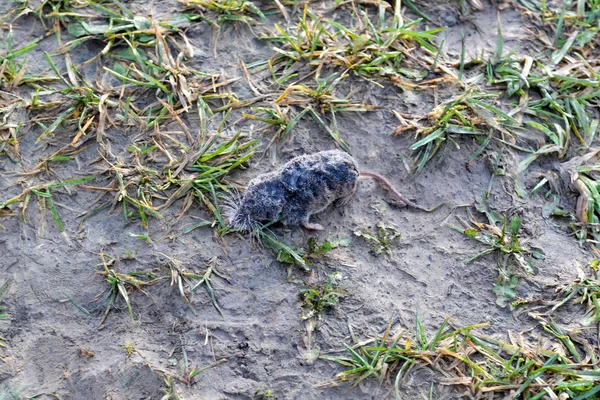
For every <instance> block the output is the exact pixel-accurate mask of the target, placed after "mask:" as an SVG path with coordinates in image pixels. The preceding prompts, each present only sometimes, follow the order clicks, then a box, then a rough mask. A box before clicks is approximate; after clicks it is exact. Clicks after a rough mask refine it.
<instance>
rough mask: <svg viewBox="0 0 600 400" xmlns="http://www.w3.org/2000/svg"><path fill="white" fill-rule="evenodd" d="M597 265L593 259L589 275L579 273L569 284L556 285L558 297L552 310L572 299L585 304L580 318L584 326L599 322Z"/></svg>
mask: <svg viewBox="0 0 600 400" xmlns="http://www.w3.org/2000/svg"><path fill="white" fill-rule="evenodd" d="M598 265H599V263H598V260H594V261H593V262H592V264H591V265H590V267H591V270H592V273H591V275H590V276H585V275H584V274H581V275H582V276H580V277H579V278H578V279H576V280H575V281H573V282H571V283H569V284H561V285H558V287H557V288H556V295H557V297H558V299H557V300H556V301H555V304H554V306H553V307H552V311H554V310H556V309H558V308H559V307H562V306H563V305H564V304H566V303H567V302H569V301H571V300H572V301H573V303H574V304H581V305H584V306H585V309H586V314H585V316H584V318H583V320H582V324H583V325H584V326H590V325H593V324H596V323H598V322H600V278H599V277H598Z"/></svg>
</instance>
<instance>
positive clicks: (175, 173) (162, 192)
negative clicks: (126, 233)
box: [82, 117, 257, 230]
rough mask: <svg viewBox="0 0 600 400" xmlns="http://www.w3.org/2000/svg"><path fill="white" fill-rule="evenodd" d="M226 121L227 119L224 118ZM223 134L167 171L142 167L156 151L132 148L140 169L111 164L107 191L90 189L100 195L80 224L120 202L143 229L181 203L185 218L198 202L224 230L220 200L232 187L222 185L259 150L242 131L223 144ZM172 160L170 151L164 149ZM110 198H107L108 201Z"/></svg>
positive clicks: (204, 142) (189, 152)
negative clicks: (145, 158)
mask: <svg viewBox="0 0 600 400" xmlns="http://www.w3.org/2000/svg"><path fill="white" fill-rule="evenodd" d="M225 118H226V117H225ZM220 136H221V130H220V128H219V130H218V131H217V132H216V133H215V134H214V135H212V136H211V137H210V138H206V139H203V140H199V141H198V143H197V144H196V145H195V146H194V148H195V149H189V148H186V150H187V151H186V153H185V155H184V156H183V157H181V158H180V159H179V160H177V161H176V160H174V159H173V157H172V156H171V157H170V159H171V160H172V163H171V165H170V166H165V167H164V168H163V169H162V170H156V169H152V168H148V167H144V166H142V165H141V163H140V157H139V156H141V155H142V154H141V153H142V152H144V151H145V152H146V154H148V153H149V152H150V151H153V152H155V151H157V147H158V146H154V147H149V149H148V150H147V151H146V150H141V149H139V148H138V147H133V148H131V150H132V151H133V152H134V155H136V158H137V160H136V161H135V162H136V164H133V165H111V167H110V168H109V169H108V170H107V171H106V173H104V174H103V175H105V176H107V178H108V179H109V182H108V183H107V184H106V185H105V186H103V187H95V188H90V189H95V190H101V191H102V194H101V195H100V196H99V197H98V198H97V199H96V201H95V204H94V209H92V210H91V211H90V212H88V213H87V214H86V215H85V218H84V219H83V220H82V223H83V222H84V221H85V220H86V219H87V218H90V217H92V216H94V215H96V214H98V213H99V212H101V211H102V210H105V209H108V208H110V209H115V208H116V206H117V204H119V203H120V205H121V207H122V209H123V214H124V216H125V218H126V219H128V218H131V217H133V216H134V212H137V214H138V216H139V218H140V220H141V222H142V224H143V225H144V227H146V228H147V227H148V216H153V217H156V218H159V219H161V218H163V216H162V214H161V211H162V210H163V209H167V208H168V207H170V206H171V205H172V204H174V203H175V202H177V201H178V200H180V199H183V200H182V203H183V205H182V208H181V209H180V214H183V213H184V212H185V211H186V210H187V209H189V207H191V205H192V204H193V202H194V200H197V201H198V202H199V203H200V205H201V206H204V207H206V208H207V209H208V210H209V211H210V212H211V213H212V214H213V215H214V216H215V218H216V221H217V225H218V226H219V228H220V229H222V230H224V229H225V228H226V225H225V222H224V220H223V217H222V215H221V211H220V208H219V200H222V199H223V198H224V197H225V196H227V194H228V193H229V192H231V190H232V187H231V185H229V184H228V183H226V182H225V181H224V178H225V177H226V176H227V174H229V173H230V172H231V171H233V170H235V169H237V168H240V167H241V166H242V165H243V164H245V163H246V162H247V161H248V160H249V159H250V158H251V157H252V156H253V155H254V152H255V151H256V149H257V140H244V138H243V137H242V136H241V132H240V133H238V134H236V135H235V136H233V137H232V138H230V139H227V140H224V141H220V140H219V138H220ZM160 147H161V148H162V149H163V152H166V153H167V155H168V156H170V154H169V153H168V150H166V149H165V147H164V146H160ZM107 197H108V199H106V198H107Z"/></svg>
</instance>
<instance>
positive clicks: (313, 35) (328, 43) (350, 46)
mask: <svg viewBox="0 0 600 400" xmlns="http://www.w3.org/2000/svg"><path fill="white" fill-rule="evenodd" d="M385 12H386V7H385V3H381V4H380V7H379V19H378V21H377V22H375V23H373V22H372V21H371V20H370V19H369V17H368V15H367V14H366V13H365V16H364V20H361V21H360V25H359V27H355V28H349V27H346V26H344V25H342V24H340V23H339V22H336V21H333V20H330V19H326V20H323V19H322V18H321V17H320V16H318V15H316V14H314V13H313V12H312V11H310V10H309V8H308V3H306V4H305V6H304V12H303V13H302V16H301V17H300V18H299V21H298V25H297V26H296V27H291V28H290V29H287V30H285V29H283V28H282V27H280V26H279V25H275V32H272V33H270V34H269V35H263V36H262V39H264V40H268V41H270V42H272V43H275V44H276V46H274V47H273V50H275V52H276V53H277V54H275V55H274V56H273V57H272V58H271V59H270V61H269V66H271V68H273V66H276V65H278V64H282V65H283V68H284V70H285V69H287V68H289V67H290V66H291V65H292V64H293V63H295V62H300V61H303V62H307V63H309V64H310V65H312V66H319V67H321V66H326V65H327V66H341V67H343V68H345V69H347V70H349V71H352V72H354V73H355V74H357V75H360V76H365V77H381V78H390V79H391V81H392V82H394V83H397V84H400V85H401V84H402V80H403V79H402V78H401V77H402V76H403V75H404V76H407V77H410V78H415V76H416V77H419V76H421V77H423V76H424V75H422V73H423V72H421V71H418V69H422V68H424V69H425V70H426V69H427V65H426V64H418V63H419V61H418V58H417V57H413V56H412V55H411V54H410V53H411V52H412V51H413V49H414V47H415V46H419V47H420V48H422V49H424V51H426V52H428V53H429V54H435V53H436V52H437V48H436V46H435V44H434V42H435V39H436V34H437V33H438V32H440V31H441V30H442V29H441V28H436V29H431V30H427V31H418V30H417V29H415V28H416V27H417V25H418V24H419V22H420V20H417V21H414V22H406V23H405V18H404V17H403V16H402V15H401V11H400V4H399V3H397V4H396V6H395V9H394V15H393V17H392V18H391V20H390V19H389V18H386V15H385ZM409 49H410V50H409ZM406 60H410V61H411V62H413V63H417V64H418V67H419V68H414V69H411V68H407V67H406V66H405V65H403V62H406ZM415 67H416V66H415ZM273 73H275V72H273ZM425 74H426V72H425Z"/></svg>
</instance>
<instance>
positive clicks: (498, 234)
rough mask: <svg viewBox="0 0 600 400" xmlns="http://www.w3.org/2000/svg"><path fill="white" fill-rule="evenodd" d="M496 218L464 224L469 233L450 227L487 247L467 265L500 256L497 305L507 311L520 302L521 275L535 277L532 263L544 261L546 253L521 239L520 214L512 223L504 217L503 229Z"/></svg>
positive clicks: (490, 216)
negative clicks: (518, 299) (516, 301)
mask: <svg viewBox="0 0 600 400" xmlns="http://www.w3.org/2000/svg"><path fill="white" fill-rule="evenodd" d="M492 215H494V214H488V218H489V221H488V222H489V223H482V222H478V221H476V220H475V219H474V218H473V217H472V216H471V217H470V224H469V223H465V222H463V221H461V222H463V225H465V227H466V228H465V229H463V228H459V227H457V226H454V225H450V227H451V228H452V229H454V230H456V231H458V232H460V233H462V234H464V235H465V236H467V237H469V238H471V239H474V240H476V241H478V242H480V243H482V244H484V245H486V246H487V248H486V249H485V250H483V251H482V252H480V253H477V254H476V255H474V256H473V257H471V258H470V259H469V260H468V261H467V264H468V263H471V262H473V261H475V260H477V259H479V258H480V257H483V256H486V255H488V254H491V253H496V254H498V279H497V281H496V283H495V285H494V288H493V290H494V293H495V294H496V304H498V305H499V306H500V307H506V305H508V304H509V303H510V302H511V301H512V300H513V299H515V298H516V293H515V287H516V286H517V284H518V277H517V274H519V273H523V272H524V273H526V274H533V273H534V268H533V264H532V259H533V258H537V259H543V257H544V253H543V252H542V251H541V250H540V249H537V248H534V247H530V246H528V245H527V244H526V243H525V241H523V240H522V239H521V238H520V236H519V229H520V228H521V217H519V215H518V214H514V215H513V216H512V217H511V218H510V222H509V220H508V217H507V216H506V215H504V217H503V218H502V222H501V225H500V228H499V227H498V226H497V225H496V224H497V223H498V221H496V220H494V219H493V217H492ZM511 305H512V304H511Z"/></svg>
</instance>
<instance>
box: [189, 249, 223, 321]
mask: <svg viewBox="0 0 600 400" xmlns="http://www.w3.org/2000/svg"><path fill="white" fill-rule="evenodd" d="M217 265H218V258H216V257H215V258H213V259H212V260H210V261H209V262H208V263H207V264H206V271H204V273H203V274H202V275H197V274H188V275H187V277H189V278H191V279H197V280H198V281H197V282H196V283H195V284H194V286H193V287H192V289H191V290H192V292H195V291H196V290H197V289H198V288H199V287H201V286H204V288H205V289H206V293H208V296H209V297H210V300H211V301H212V304H213V306H214V307H215V308H216V309H217V311H218V312H219V314H221V315H223V311H222V310H221V307H219V303H218V302H217V298H216V297H215V291H214V289H213V286H212V277H213V274H214V275H216V276H217V277H219V278H221V279H223V280H225V281H226V282H229V279H228V278H227V277H226V276H225V275H224V274H222V273H221V272H220V271H219V270H218V269H217Z"/></svg>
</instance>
